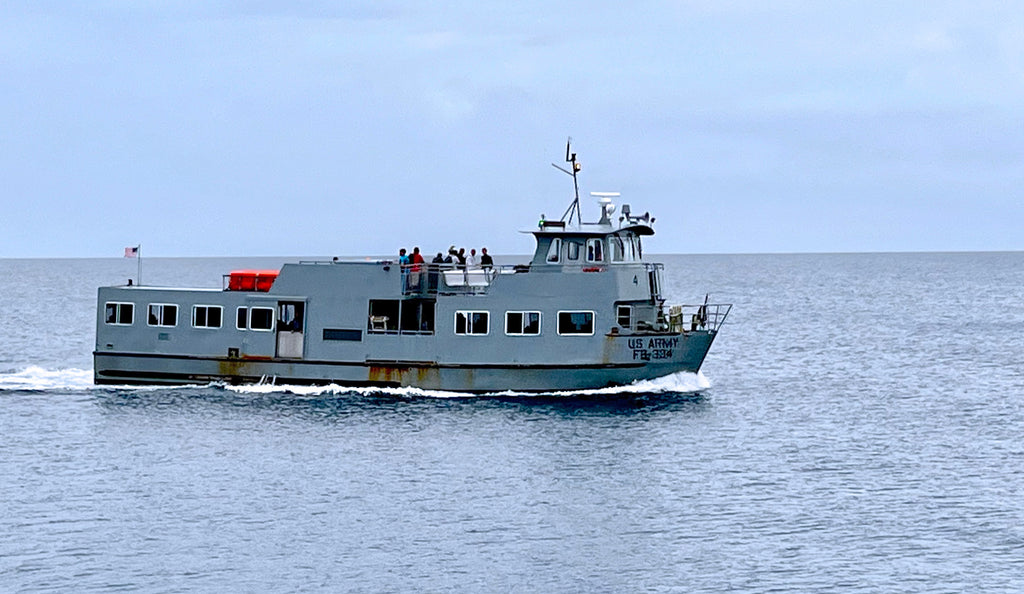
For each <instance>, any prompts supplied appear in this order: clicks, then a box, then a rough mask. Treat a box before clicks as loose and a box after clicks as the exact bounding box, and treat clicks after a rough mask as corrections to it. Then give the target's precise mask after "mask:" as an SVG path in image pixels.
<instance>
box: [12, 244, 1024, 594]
mask: <svg viewBox="0 0 1024 594" xmlns="http://www.w3.org/2000/svg"><path fill="white" fill-rule="evenodd" d="M663 260H664V261H665V262H666V280H665V290H666V293H667V296H668V297H669V300H670V301H675V302H687V303H693V302H698V301H701V300H703V298H704V292H705V291H711V293H712V294H711V299H712V301H721V302H731V303H733V304H734V308H733V311H732V314H731V315H730V317H729V319H728V321H727V322H726V325H725V326H724V327H723V329H722V331H721V333H720V335H719V337H718V340H717V342H716V343H715V345H714V347H713V348H712V350H711V353H710V355H709V357H708V359H707V361H706V363H705V366H704V368H703V370H702V372H701V373H700V374H697V375H688V374H683V375H678V376H672V377H668V378H662V379H660V380H657V381H653V382H646V383H643V384H640V385H637V386H629V387H626V388H623V389H620V390H598V391H592V392H579V393H566V394H545V395H522V394H515V393H507V394H495V395H484V396H472V397H463V396H460V395H455V394H445V393H440V394H439V393H425V392H421V391H417V390H387V391H380V390H342V389H336V388H333V389H332V388H288V387H282V386H277V387H271V386H250V387H224V386H217V385H212V386H191V387H181V388H172V389H167V388H156V387H149V388H147V387H141V388H118V387H102V388H101V387H95V386H93V385H92V384H91V356H90V353H91V350H92V347H93V333H94V327H93V326H94V308H95V303H94V302H95V290H96V287H97V286H99V285H102V284H116V283H122V282H124V280H125V279H126V278H128V277H129V276H134V274H135V266H136V262H135V261H134V260H114V259H107V260H0V278H2V279H4V281H3V284H2V285H0V591H2V592H108V591H128V592H226V591H242V592H257V591H258V592H303V591H355V592H362V591H365V592H381V591H460V592H495V591H498V592H505V591H523V592H724V591H740V592H779V591H793V592H1020V591H1024V440H1022V435H1024V404H1022V399H1024V253H970V254H960V253H952V254H849V255H839V254H836V255H736V256H667V257H665V258H663ZM282 261H284V259H272V258H268V259H262V260H254V259H147V260H145V261H143V271H142V275H143V282H145V283H147V284H163V285H176V286H192V285H196V286H213V287H219V286H220V282H221V280H220V275H221V274H223V273H225V272H227V271H228V270H230V269H232V268H237V267H260V268H262V267H276V266H277V265H278V264H280V262H282Z"/></svg>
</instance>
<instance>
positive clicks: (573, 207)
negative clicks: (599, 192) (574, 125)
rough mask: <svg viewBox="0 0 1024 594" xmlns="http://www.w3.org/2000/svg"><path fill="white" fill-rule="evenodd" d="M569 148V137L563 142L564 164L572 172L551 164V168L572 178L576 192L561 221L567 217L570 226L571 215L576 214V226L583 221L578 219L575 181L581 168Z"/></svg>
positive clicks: (578, 194) (578, 192) (577, 187)
mask: <svg viewBox="0 0 1024 594" xmlns="http://www.w3.org/2000/svg"><path fill="white" fill-rule="evenodd" d="M571 147H572V136H570V137H569V139H568V140H566V141H565V162H566V163H570V164H571V165H572V171H569V170H567V169H565V168H564V167H559V166H558V165H555V164H554V163H552V164H551V166H552V167H554V168H555V169H557V170H559V171H561V172H562V173H566V174H568V175H571V176H572V187H573V189H574V190H575V192H576V193H575V198H574V199H573V201H572V204H570V205H569V208H568V209H567V210H566V211H565V213H564V214H563V215H562V219H561V220H563V221H565V217H569V220H568V221H567V222H568V223H569V224H570V225H571V224H572V215H573V213H576V224H577V225H582V224H583V219H582V218H581V217H580V184H579V181H577V179H576V174H577V173H579V170H580V169H582V168H583V166H582V165H580V164H579V162H578V161H577V160H576V153H574V152H572V148H571Z"/></svg>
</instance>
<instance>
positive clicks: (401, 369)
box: [94, 331, 715, 393]
mask: <svg viewBox="0 0 1024 594" xmlns="http://www.w3.org/2000/svg"><path fill="white" fill-rule="evenodd" d="M650 338H651V337H648V344H649V342H650ZM663 338H666V339H674V340H676V341H677V344H678V345H679V346H677V347H676V349H675V353H673V355H674V356H673V358H672V359H671V360H664V361H658V362H651V361H643V360H642V359H639V357H638V358H637V360H631V361H625V362H620V363H589V364H587V363H576V364H571V365H566V364H559V363H549V364H502V363H494V364H473V365H460V364H435V363H430V362H397V361H396V362H383V361H374V362H365V361H364V362H344V361H295V360H287V359H269V360H260V359H240V358H227V357H199V356H190V355H169V354H155V353H153V354H133V353H110V352H96V353H95V356H94V364H95V367H94V370H95V371H94V373H95V381H96V383H97V384H142V385H147V384H205V383H210V382H226V383H231V384H252V383H261V382H262V383H275V384H314V385H327V384H334V385H338V386H355V387H417V388H422V389H427V390H444V391H457V392H477V393H482V392H501V391H507V390H512V391H522V392H553V391H565V390H582V389H590V388H601V387H607V386H621V385H627V384H630V383H633V382H636V381H640V380H646V379H654V378H657V377H662V376H665V375H669V374H672V373H677V372H682V371H685V372H696V371H697V370H698V369H699V368H700V365H701V363H702V362H703V360H704V357H705V356H706V355H707V352H708V349H710V347H711V343H712V341H713V340H714V338H715V332H711V331H698V332H690V333H686V334H680V335H675V336H669V337H661V336H659V337H658V339H659V340H660V339H663ZM632 339H633V340H637V338H636V337H633V338H632ZM607 340H609V341H610V342H612V343H615V342H622V343H623V345H625V346H623V347H622V348H626V349H628V350H629V351H633V350H634V349H631V348H628V341H629V340H630V339H627V338H626V337H621V336H619V337H607ZM640 340H642V339H640ZM615 346H619V345H615ZM649 352H650V351H649V350H648V349H641V350H640V351H639V355H640V356H643V354H645V353H649Z"/></svg>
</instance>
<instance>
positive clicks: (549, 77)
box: [0, 0, 1024, 258]
mask: <svg viewBox="0 0 1024 594" xmlns="http://www.w3.org/2000/svg"><path fill="white" fill-rule="evenodd" d="M1022 124H1024V4H1022V3H1020V2H1011V1H1004V2H996V1H984V0H982V1H976V0H972V1H941V0H937V1H929V2H920V1H919V0H915V1H906V2H902V1H884V2H879V1H872V0H861V1H857V2H852V1H844V0H833V1H830V2H821V1H820V0H816V1H802V0H778V1H776V2H760V1H753V0H750V1H748V0H714V1H710V0H709V1H697V0H677V1H673V2H669V1H644V0H639V1H637V2H630V3H623V2H572V1H563V2H536V1H534V0H521V1H519V2H515V3H497V2H494V3H489V2H479V1H474V2H468V1H467V2H444V3H428V2H395V1H390V0H375V1H372V2H371V1H366V2H364V1H360V0H346V1H345V2H336V1H334V2H326V1H325V2H320V1H316V0H287V1H283V0H282V1H276V0H264V1H251V2H217V1H210V0H204V1H190V0H162V1H156V0H153V1H147V0H137V1H133V2H122V1H114V0H109V1H101V0H96V1H91V2H65V1H45V0H44V1H27V2H18V1H11V2H4V3H3V4H2V5H0V180H2V183H0V201H2V204H3V211H4V212H3V213H2V215H0V258H32V257H40V258H53V257H117V256H120V255H122V254H123V250H124V247H125V246H130V245H138V244H141V245H142V249H143V253H144V254H145V255H146V256H149V257H158V256H166V257H177V256H287V255H324V256H331V255H337V256H341V257H345V256H361V255H370V254H392V253H394V252H396V251H397V250H398V248H400V247H406V248H410V249H411V248H412V247H413V246H420V247H421V248H422V249H423V251H424V252H426V253H428V254H429V253H434V252H436V251H440V250H444V249H447V247H448V246H449V245H451V244H455V245H458V246H465V247H467V248H469V247H477V248H479V247H481V246H487V247H488V248H489V251H491V252H492V253H497V254H525V253H530V252H532V249H533V239H532V237H531V236H530V235H529V234H523V233H519V231H520V230H523V229H530V228H532V227H534V226H535V225H536V221H537V219H538V217H539V215H540V214H541V213H544V214H545V215H546V216H547V218H557V217H559V216H561V215H562V213H563V212H565V210H566V208H567V207H568V205H569V203H570V202H571V200H572V194H573V186H572V180H571V179H570V178H569V177H568V176H567V175H565V174H564V173H562V172H559V171H558V170H556V169H554V168H553V167H551V164H552V163H556V164H559V165H562V166H565V163H564V158H565V144H566V140H567V138H568V137H572V139H573V150H574V152H576V153H577V154H578V158H579V161H580V163H581V164H582V170H581V172H580V178H579V181H580V190H581V201H582V207H583V214H584V219H585V220H596V218H597V217H598V215H599V212H598V209H597V206H596V202H595V201H594V200H593V199H592V198H591V197H590V196H589V192H620V193H621V197H620V198H619V199H618V201H619V203H628V204H630V205H631V207H632V210H633V211H634V212H644V211H649V212H650V213H651V214H652V215H653V216H655V217H656V219H657V220H656V222H655V225H654V227H655V230H656V232H657V234H656V235H655V236H654V237H652V238H650V239H649V240H648V242H647V245H646V247H647V249H648V250H649V251H653V252H658V253H779V252H781V253H790V252H863V251H871V252H875V251H978V250H1024V231H1022V228H1024V190H1022V188H1024V183H1022V182H1024V134H1022V130H1024V125H1022Z"/></svg>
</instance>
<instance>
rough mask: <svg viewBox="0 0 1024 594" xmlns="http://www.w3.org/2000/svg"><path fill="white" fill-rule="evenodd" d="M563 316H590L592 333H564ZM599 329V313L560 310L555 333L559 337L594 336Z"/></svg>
mask: <svg viewBox="0 0 1024 594" xmlns="http://www.w3.org/2000/svg"><path fill="white" fill-rule="evenodd" d="M562 314H590V332H562ZM596 328H597V313H595V312H594V311H593V310H590V309H560V310H558V317H557V318H556V319H555V331H556V332H557V333H558V335H559V336H593V335H594V334H595V330H596Z"/></svg>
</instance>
